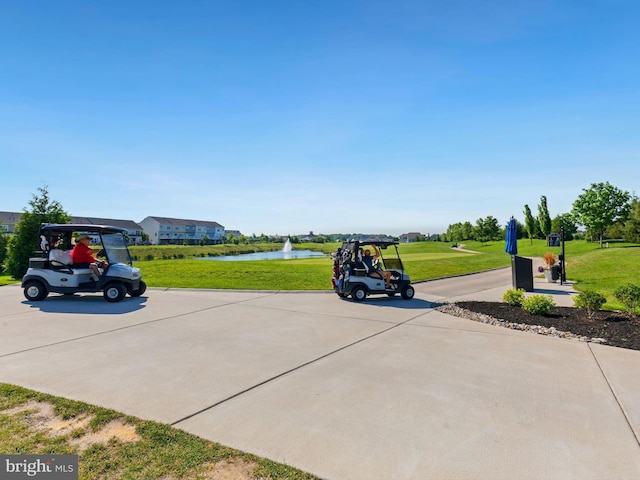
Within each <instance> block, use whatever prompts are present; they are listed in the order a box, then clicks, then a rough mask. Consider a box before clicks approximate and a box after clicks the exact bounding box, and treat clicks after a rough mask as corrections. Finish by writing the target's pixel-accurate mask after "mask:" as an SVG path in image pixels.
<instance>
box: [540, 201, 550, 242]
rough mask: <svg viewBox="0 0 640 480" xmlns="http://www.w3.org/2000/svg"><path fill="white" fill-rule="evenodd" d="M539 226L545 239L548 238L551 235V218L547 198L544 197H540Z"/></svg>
mask: <svg viewBox="0 0 640 480" xmlns="http://www.w3.org/2000/svg"><path fill="white" fill-rule="evenodd" d="M538 225H539V226H540V232H541V233H542V236H543V238H547V235H549V234H550V233H551V216H549V209H548V208H547V197H545V196H544V195H542V196H541V197H540V205H538Z"/></svg>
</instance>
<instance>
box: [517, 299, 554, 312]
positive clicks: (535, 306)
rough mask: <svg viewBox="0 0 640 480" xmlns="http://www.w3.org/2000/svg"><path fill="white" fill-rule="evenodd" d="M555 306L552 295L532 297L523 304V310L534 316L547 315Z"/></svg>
mask: <svg viewBox="0 0 640 480" xmlns="http://www.w3.org/2000/svg"><path fill="white" fill-rule="evenodd" d="M555 306H556V304H555V303H554V301H553V297H552V296H551V295H532V296H531V297H529V298H526V299H525V300H524V302H522V309H523V310H524V311H525V312H529V313H530V314H532V315H546V314H547V313H549V311H550V310H551V309H552V308H553V307H555Z"/></svg>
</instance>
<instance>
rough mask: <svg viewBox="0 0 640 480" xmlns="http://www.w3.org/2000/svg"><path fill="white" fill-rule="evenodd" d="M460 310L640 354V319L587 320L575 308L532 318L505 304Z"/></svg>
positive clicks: (610, 315) (614, 315) (612, 315)
mask: <svg viewBox="0 0 640 480" xmlns="http://www.w3.org/2000/svg"><path fill="white" fill-rule="evenodd" d="M455 305H456V306H458V307H460V308H463V309H465V310H469V311H471V312H475V313H481V314H484V315H488V316H490V317H493V318H496V319H499V320H503V321H506V322H512V323H518V324H525V325H540V326H542V327H547V328H549V327H554V328H556V329H557V330H560V331H563V332H570V333H573V334H575V335H579V336H584V337H589V338H603V339H604V340H606V344H607V345H612V346H614V347H622V348H629V349H632V350H640V318H639V317H632V318H630V317H629V316H628V315H626V314H625V313H620V312H610V311H606V310H601V311H598V312H595V313H594V316H593V318H591V319H589V318H587V313H586V311H584V310H580V309H578V308H574V307H555V308H553V309H551V311H550V312H549V313H548V314H547V315H531V314H530V313H527V312H525V311H524V310H523V309H522V308H520V307H512V306H511V305H509V304H507V303H501V302H456V303H455Z"/></svg>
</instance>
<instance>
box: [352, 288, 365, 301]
mask: <svg viewBox="0 0 640 480" xmlns="http://www.w3.org/2000/svg"><path fill="white" fill-rule="evenodd" d="M351 298H353V299H354V300H355V301H356V302H361V301H363V300H364V299H365V298H367V291H366V290H365V288H364V287H355V288H354V289H353V290H351Z"/></svg>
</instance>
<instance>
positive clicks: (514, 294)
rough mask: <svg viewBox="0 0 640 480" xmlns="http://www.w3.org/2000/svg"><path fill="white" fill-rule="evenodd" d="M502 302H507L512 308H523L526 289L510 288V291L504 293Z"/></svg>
mask: <svg viewBox="0 0 640 480" xmlns="http://www.w3.org/2000/svg"><path fill="white" fill-rule="evenodd" d="M502 300H504V301H505V302H507V303H508V304H509V305H511V306H512V307H521V306H522V304H523V303H524V289H522V288H519V289H517V290H516V289H514V288H510V289H509V290H507V291H506V292H504V295H503V296H502Z"/></svg>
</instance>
